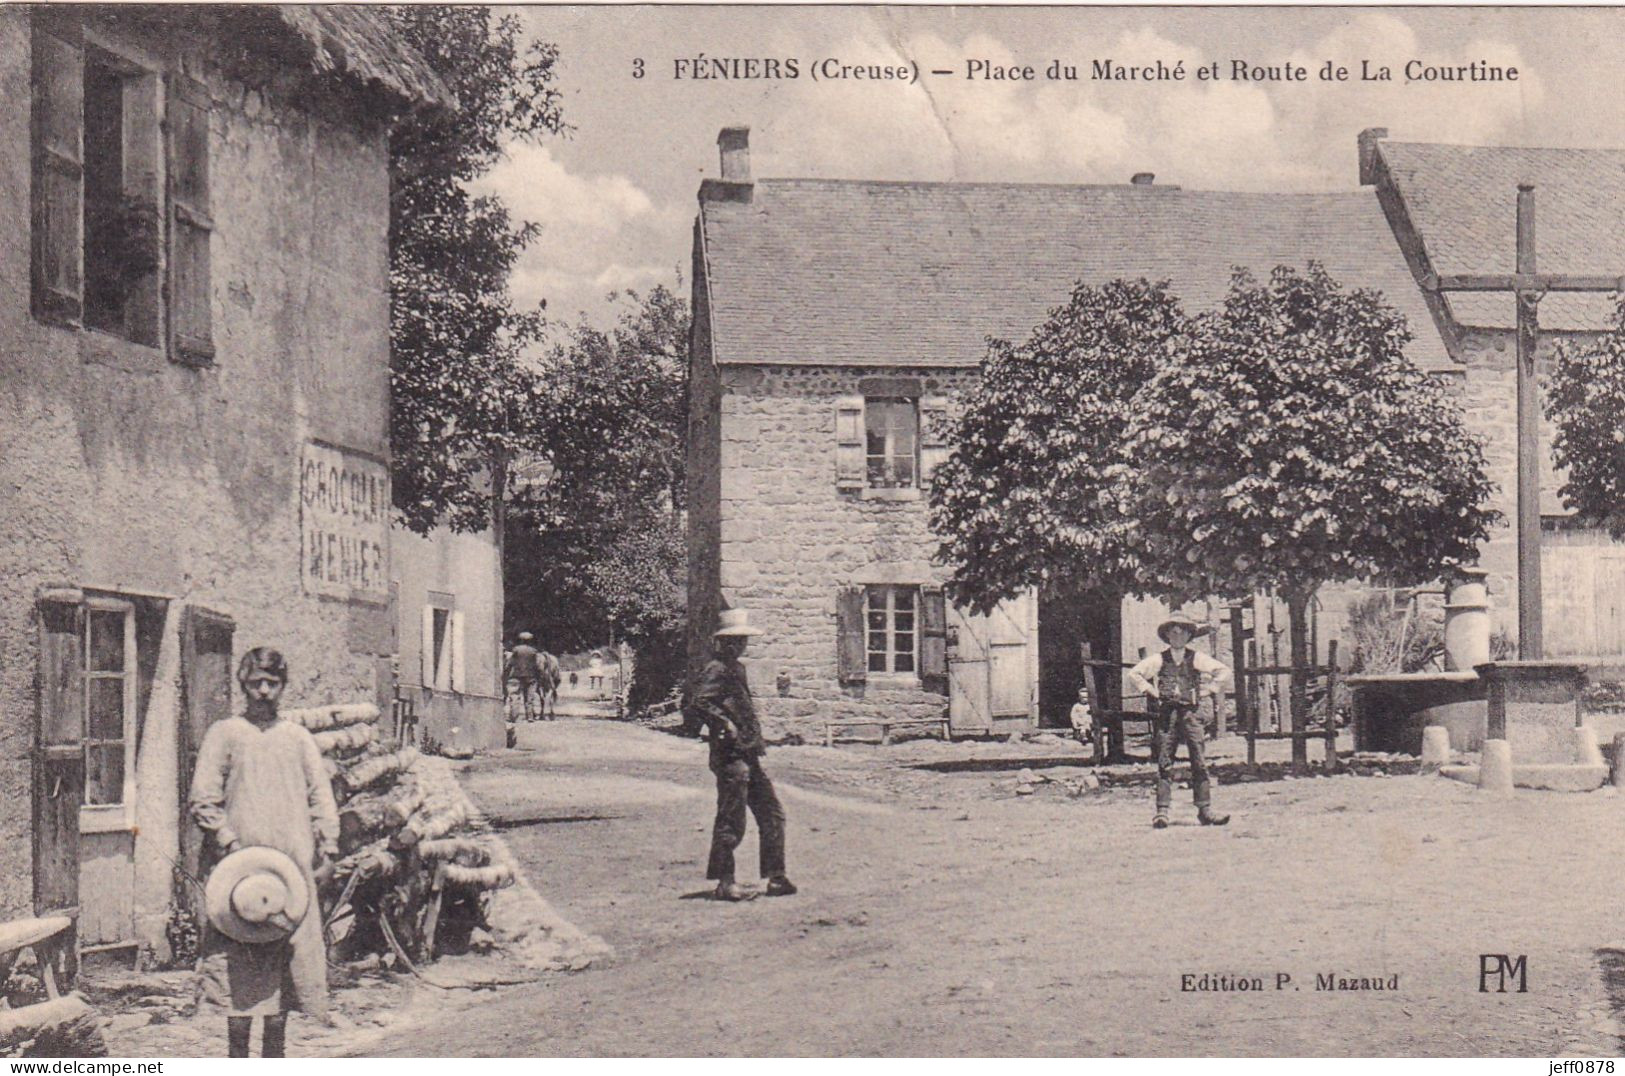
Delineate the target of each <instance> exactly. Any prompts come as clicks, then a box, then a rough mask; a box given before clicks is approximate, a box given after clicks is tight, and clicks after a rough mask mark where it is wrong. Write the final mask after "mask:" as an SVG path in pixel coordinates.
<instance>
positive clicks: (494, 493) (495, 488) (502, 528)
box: [491, 448, 508, 695]
mask: <svg viewBox="0 0 1625 1076" xmlns="http://www.w3.org/2000/svg"><path fill="white" fill-rule="evenodd" d="M507 542H508V453H507V450H506V449H503V448H498V449H497V450H496V451H495V452H494V453H493V454H492V458H491V545H492V547H493V548H495V549H496V588H495V590H494V591H493V593H492V606H493V608H494V611H495V614H496V615H495V617H494V619H495V624H494V625H493V627H494V630H495V631H496V648H497V652H496V663H497V678H498V679H501V677H502V639H503V636H504V634H505V633H506V631H507V623H508V622H507V620H506V619H504V618H505V617H506V616H507V615H508V610H507V601H508V592H507V590H506V589H505V588H506V586H507V578H508V577H507V572H506V569H505V565H506V563H507V562H506V560H505V554H506V549H505V547H506V545H507ZM497 687H498V689H499V690H498V691H497V694H498V695H506V694H507V685H506V684H498V685H497Z"/></svg>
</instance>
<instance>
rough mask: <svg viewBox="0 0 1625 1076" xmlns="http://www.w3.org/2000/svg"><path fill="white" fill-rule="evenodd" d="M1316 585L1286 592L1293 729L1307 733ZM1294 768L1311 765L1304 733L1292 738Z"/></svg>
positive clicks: (1289, 691)
mask: <svg viewBox="0 0 1625 1076" xmlns="http://www.w3.org/2000/svg"><path fill="white" fill-rule="evenodd" d="M1313 597H1314V590H1313V589H1302V590H1298V589H1294V590H1288V591H1287V592H1286V606H1287V613H1288V615H1289V616H1290V618H1291V621H1292V626H1291V633H1290V638H1291V648H1292V684H1291V688H1290V689H1289V690H1288V698H1289V700H1290V706H1291V711H1292V731H1293V732H1294V733H1303V732H1305V731H1307V730H1308V728H1309V684H1308V680H1309V664H1310V662H1311V661H1312V660H1313V655H1311V654H1310V653H1309V602H1310V599H1312V598H1313ZM1292 768H1293V770H1295V771H1301V770H1306V769H1308V768H1309V741H1308V740H1306V739H1304V738H1303V737H1302V736H1301V735H1298V736H1295V737H1294V738H1293V740H1292Z"/></svg>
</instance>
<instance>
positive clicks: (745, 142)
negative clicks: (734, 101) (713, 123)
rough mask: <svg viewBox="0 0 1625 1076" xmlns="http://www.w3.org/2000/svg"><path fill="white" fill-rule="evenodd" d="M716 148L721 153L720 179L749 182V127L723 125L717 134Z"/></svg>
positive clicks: (732, 181) (728, 181) (729, 181)
mask: <svg viewBox="0 0 1625 1076" xmlns="http://www.w3.org/2000/svg"><path fill="white" fill-rule="evenodd" d="M717 148H718V149H719V150H720V151H721V153H722V181H723V182H724V183H749V182H751V178H750V128H749V127H724V128H723V129H722V133H721V134H719V135H717Z"/></svg>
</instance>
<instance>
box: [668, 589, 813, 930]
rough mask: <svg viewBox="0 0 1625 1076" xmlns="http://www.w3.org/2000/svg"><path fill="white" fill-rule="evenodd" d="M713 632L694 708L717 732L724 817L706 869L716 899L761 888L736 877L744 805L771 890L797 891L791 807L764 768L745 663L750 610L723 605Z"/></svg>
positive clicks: (742, 896) (714, 748)
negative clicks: (788, 861)
mask: <svg viewBox="0 0 1625 1076" xmlns="http://www.w3.org/2000/svg"><path fill="white" fill-rule="evenodd" d="M721 625H722V626H721V627H720V628H718V629H717V631H716V633H715V635H714V636H713V638H714V639H715V644H716V656H715V657H714V658H712V660H711V661H710V662H709V663H707V664H706V666H705V670H704V671H703V672H701V673H700V678H699V681H698V683H697V684H696V685H695V687H694V694H693V696H692V699H691V701H690V707H691V708H692V709H693V710H694V711H695V712H696V714H697V715H698V716H699V718H700V719H701V720H702V721H704V722H705V725H706V727H707V728H708V729H710V732H711V736H710V739H711V772H712V773H714V774H716V775H717V821H716V825H715V827H714V828H713V829H712V831H711V860H710V864H709V866H708V867H707V869H706V874H705V876H706V877H707V878H709V879H711V880H713V881H715V882H716V883H717V889H716V893H715V896H716V899H718V900H730V901H737V900H749V899H750V898H752V897H754V896H755V894H754V893H753V892H751V891H749V890H746V889H745V888H744V887H742V886H740V885H739V884H738V883H737V882H735V881H734V849H735V848H738V847H739V842H740V841H742V840H744V838H745V808H746V807H749V808H750V812H751V814H753V815H755V816H756V832H757V836H758V838H759V839H760V842H761V868H762V877H763V878H766V879H767V890H766V892H767V895H768V896H770V897H785V896H789V895H790V894H792V893H794V892H795V891H796V887H795V886H794V885H792V884H791V882H790V879H789V878H788V877H786V875H785V873H784V808H783V807H781V806H779V797H778V796H777V795H775V794H774V792H773V782H772V781H770V780H768V778H767V774H765V773H763V772H762V754H763V753H764V752H765V751H766V750H767V748H766V747H765V745H764V744H763V743H762V727H761V725H760V723H758V722H757V720H756V706H755V704H754V703H753V702H752V701H751V695H750V684H749V683H748V682H747V681H746V679H745V667H744V666H743V665H741V664H740V663H739V659H740V657H741V656H742V655H743V654H744V653H745V646H746V644H747V642H748V641H749V639H750V637H751V636H752V635H755V634H757V631H756V629H755V628H753V627H751V626H750V623H749V617H748V616H747V615H746V613H745V610H743V609H725V610H723V611H722V616H721Z"/></svg>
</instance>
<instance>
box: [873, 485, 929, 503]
mask: <svg viewBox="0 0 1625 1076" xmlns="http://www.w3.org/2000/svg"><path fill="white" fill-rule="evenodd" d="M922 492H923V491H922V490H920V489H919V488H918V487H908V488H905V489H890V488H887V487H884V486H865V487H863V488H862V489H860V490H859V491H858V499H859V500H864V501H898V502H901V501H918V500H920V499H921V494H922Z"/></svg>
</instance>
